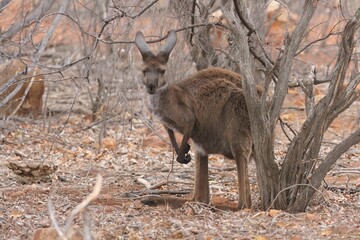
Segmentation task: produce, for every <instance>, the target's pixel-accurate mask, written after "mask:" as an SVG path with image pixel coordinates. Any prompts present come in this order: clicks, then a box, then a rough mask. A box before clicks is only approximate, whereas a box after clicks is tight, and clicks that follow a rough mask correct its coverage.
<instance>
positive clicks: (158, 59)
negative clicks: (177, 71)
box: [135, 31, 176, 94]
mask: <svg viewBox="0 0 360 240" xmlns="http://www.w3.org/2000/svg"><path fill="white" fill-rule="evenodd" d="M175 44H176V32H175V31H170V32H169V33H168V37H167V40H166V43H165V45H164V46H163V47H162V48H161V49H160V51H159V53H158V54H157V55H155V54H154V53H153V52H152V51H151V50H150V48H149V46H148V44H147V43H146V41H145V39H144V35H143V34H142V32H137V33H136V37H135V45H136V47H137V49H139V51H140V53H141V56H142V58H143V61H144V67H143V74H144V78H143V82H144V84H145V86H146V91H147V92H148V93H149V94H154V93H156V91H157V89H159V88H161V87H164V86H166V84H167V81H166V80H165V78H164V73H165V70H166V64H167V62H168V60H169V55H170V53H171V51H172V50H173V48H174V47H175Z"/></svg>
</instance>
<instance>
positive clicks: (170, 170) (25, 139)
mask: <svg viewBox="0 0 360 240" xmlns="http://www.w3.org/2000/svg"><path fill="white" fill-rule="evenodd" d="M297 96H298V95H297V94H296V92H293V98H291V99H290V101H288V102H287V104H288V106H296V104H297V103H296V101H297V100H296V99H297ZM60 98H61V99H63V96H62V97H60ZM359 108H360V103H359V102H356V103H355V104H354V105H353V106H352V107H351V109H350V110H348V111H346V112H345V113H344V114H342V116H341V119H340V120H339V121H337V122H335V123H334V124H333V126H332V127H331V128H330V131H329V134H327V136H326V139H325V143H324V147H323V149H322V154H321V155H322V156H324V154H326V152H328V151H329V150H330V149H331V148H332V147H333V146H334V144H335V143H338V142H339V141H340V140H341V139H342V138H343V137H344V135H345V134H346V133H347V131H348V130H349V129H350V128H351V127H353V128H355V127H358V126H354V119H355V118H356V116H357V114H358V112H359ZM302 114H303V111H299V109H296V108H294V107H292V108H291V107H289V108H285V109H284V113H283V117H284V119H286V120H287V121H288V122H289V123H290V124H292V125H293V126H297V125H298V124H299V122H301V119H302ZM125 116H128V121H126V122H125V123H124V121H120V120H119V119H120V118H119V119H116V118H114V119H113V121H109V122H108V124H107V126H106V129H107V130H106V136H107V137H105V138H104V139H102V145H101V146H99V132H101V129H102V128H103V126H102V125H101V124H97V125H96V124H94V123H93V122H90V121H89V120H88V119H87V116H86V114H81V113H78V114H76V113H74V114H71V115H68V114H58V115H56V116H54V117H51V118H50V117H49V118H47V120H46V121H45V120H44V119H38V120H31V121H30V122H29V119H23V118H17V119H14V120H12V121H7V122H1V123H0V127H1V134H0V141H1V145H0V159H1V161H0V164H1V165H0V239H14V240H15V239H32V235H33V233H34V231H35V230H36V229H38V228H48V227H51V225H52V224H51V220H50V218H49V209H48V202H49V201H51V203H52V204H53V209H52V210H51V211H52V213H53V214H54V215H55V219H56V221H57V223H58V224H59V225H60V227H63V226H64V225H65V223H66V221H67V218H68V217H69V215H70V213H71V211H72V210H73V209H74V208H75V207H76V205H77V204H79V203H80V202H81V201H82V200H83V199H84V198H85V197H86V196H87V195H88V194H90V193H91V191H92V188H93V186H94V184H95V179H96V176H97V174H100V175H101V176H102V177H103V184H102V189H101V192H100V195H99V196H98V198H97V199H96V200H95V201H93V202H92V203H91V204H90V205H89V206H88V207H87V212H88V214H89V215H90V219H91V229H92V233H93V234H94V235H95V234H97V235H96V236H97V238H98V239H175V238H181V239H293V240H295V239H359V238H360V216H359V213H360V178H359V174H360V172H359V169H360V147H359V145H357V146H355V147H353V148H352V149H350V150H349V151H348V152H347V153H346V154H344V155H343V156H342V157H341V159H340V160H339V161H338V162H337V164H336V165H335V166H334V168H333V169H332V170H331V172H330V173H329V174H328V175H327V177H326V182H325V183H324V187H322V188H321V189H320V190H319V191H318V193H317V195H316V197H315V198H314V199H313V201H312V202H311V204H310V206H309V207H308V209H307V211H306V212H305V213H299V214H290V213H287V212H282V211H278V210H268V211H261V210H260V207H259V194H258V189H257V181H256V176H255V169H254V168H255V167H254V162H251V173H250V177H251V188H252V189H251V190H252V200H253V208H252V209H245V210H240V211H237V212H232V211H224V210H220V209H217V208H215V207H212V206H206V205H204V204H199V203H195V202H188V203H186V204H185V205H184V206H182V207H180V208H172V207H170V206H154V207H153V206H147V205H143V204H142V203H141V199H142V198H143V197H144V196H147V195H154V194H155V195H158V194H164V196H168V195H169V194H177V195H178V196H183V197H189V196H190V194H191V190H192V186H193V174H194V173H193V171H194V166H193V162H191V163H190V164H188V165H180V164H178V163H177V162H176V161H175V162H174V154H173V151H172V150H171V148H170V147H169V145H167V144H166V143H164V142H163V141H162V140H160V139H159V138H158V137H157V136H156V135H155V134H153V133H149V132H150V131H149V130H148V128H147V127H146V126H145V124H144V120H143V119H140V118H137V117H134V116H132V115H131V114H127V115H126V114H125ZM121 119H123V118H121ZM130 122H131V124H130ZM344 123H345V124H344ZM346 123H348V124H346ZM337 124H338V125H337ZM351 124H352V125H351ZM88 126H92V129H91V130H85V129H86V128H87V127H88ZM155 126H158V129H157V130H158V132H162V131H161V130H160V129H161V126H160V125H157V124H156V125H155ZM341 126H342V127H341ZM343 126H347V127H346V128H344V127H343ZM278 135H279V136H278V139H277V141H276V155H277V157H279V159H281V157H282V156H283V154H285V151H286V144H287V141H286V138H285V137H284V135H283V134H281V131H280V130H279V134H278ZM163 136H164V139H167V138H166V135H165V134H164V135H163ZM19 161H24V162H25V163H27V164H28V163H31V162H37V163H39V162H41V163H44V164H45V163H48V164H50V165H54V166H57V170H56V171H55V172H54V173H53V174H51V175H50V176H51V177H50V178H48V179H46V178H37V179H34V178H20V177H19V176H18V175H16V174H15V173H14V172H13V171H12V170H10V169H9V168H8V167H7V165H8V163H9V162H19ZM210 185H211V192H212V202H213V203H217V204H220V205H229V204H231V203H235V202H236V199H237V191H236V172H235V168H234V164H233V162H232V161H231V160H227V159H224V158H223V157H222V156H213V157H211V161H210ZM74 224H75V225H76V226H77V227H78V228H80V229H81V228H82V227H83V218H82V216H81V215H77V216H76V218H75V220H74Z"/></svg>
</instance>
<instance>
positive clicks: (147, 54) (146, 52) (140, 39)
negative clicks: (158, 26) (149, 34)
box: [135, 32, 155, 62]
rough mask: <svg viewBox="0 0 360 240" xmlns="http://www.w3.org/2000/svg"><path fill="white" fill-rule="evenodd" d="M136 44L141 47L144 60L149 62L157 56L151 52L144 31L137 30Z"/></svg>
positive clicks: (138, 47)
mask: <svg viewBox="0 0 360 240" xmlns="http://www.w3.org/2000/svg"><path fill="white" fill-rule="evenodd" d="M135 45H136V47H137V49H139V51H140V53H141V56H142V58H143V60H144V62H148V61H150V60H151V59H153V58H154V57H155V55H154V54H153V53H152V52H151V50H150V48H149V45H148V44H147V43H146V41H145V38H144V35H143V34H142V32H137V33H136V36H135Z"/></svg>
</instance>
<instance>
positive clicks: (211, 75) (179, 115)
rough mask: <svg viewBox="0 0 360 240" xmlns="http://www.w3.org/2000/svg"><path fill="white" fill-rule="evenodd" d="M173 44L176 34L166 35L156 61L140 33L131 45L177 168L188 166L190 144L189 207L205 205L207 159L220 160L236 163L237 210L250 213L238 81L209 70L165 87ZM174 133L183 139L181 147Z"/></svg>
mask: <svg viewBox="0 0 360 240" xmlns="http://www.w3.org/2000/svg"><path fill="white" fill-rule="evenodd" d="M175 44H176V33H175V31H171V32H169V34H168V38H167V41H166V43H165V45H164V46H163V47H162V48H161V49H160V51H159V53H158V54H157V55H155V54H154V53H152V51H151V50H150V48H149V46H148V45H147V43H146V41H145V39H144V35H143V34H142V33H141V32H138V33H137V34H136V37H135V45H136V46H137V48H138V50H139V51H140V53H141V55H142V58H143V61H144V66H143V74H144V76H143V83H144V85H145V87H146V91H147V92H148V94H149V97H150V106H149V107H150V110H151V111H152V112H153V113H154V114H155V115H156V116H157V117H159V118H160V120H161V121H162V123H163V124H164V125H165V127H166V128H167V129H168V132H169V136H170V139H171V142H172V144H173V146H174V148H175V150H176V152H177V154H178V156H177V161H178V162H180V163H188V162H189V161H190V155H189V154H188V151H189V150H190V146H189V144H188V141H189V139H192V142H193V143H194V146H195V167H196V169H195V186H194V191H193V197H192V200H193V201H199V202H204V203H209V202H210V191H209V179H208V177H209V174H208V155H209V154H223V155H224V156H226V157H227V158H230V159H234V160H235V162H236V168H237V174H238V192H239V201H238V205H237V207H238V208H249V207H251V195H250V185H249V177H248V159H249V156H250V154H251V149H252V139H251V129H250V122H249V117H248V112H247V108H246V104H245V99H244V95H243V93H242V89H241V76H240V75H238V74H237V73H234V72H232V71H229V70H225V69H220V68H209V69H206V70H202V71H199V72H198V73H196V74H194V75H192V76H190V77H188V78H186V79H184V80H181V81H178V82H176V83H174V84H169V83H168V81H167V79H165V78H164V73H165V70H166V64H167V62H168V59H169V55H170V53H171V51H172V50H173V48H174V46H175ZM173 130H176V131H179V132H180V133H182V134H183V139H182V141H181V144H180V147H178V145H177V143H176V140H175V138H174V135H173Z"/></svg>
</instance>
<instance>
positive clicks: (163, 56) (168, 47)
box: [157, 31, 176, 64]
mask: <svg viewBox="0 0 360 240" xmlns="http://www.w3.org/2000/svg"><path fill="white" fill-rule="evenodd" d="M175 44H176V32H175V31H170V32H169V33H168V37H167V40H166V43H165V45H164V46H163V47H162V48H161V49H160V52H159V53H158V54H157V57H158V59H159V60H160V61H161V62H162V63H163V64H165V63H167V61H168V60H169V56H170V53H171V51H172V50H173V49H174V47H175Z"/></svg>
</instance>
